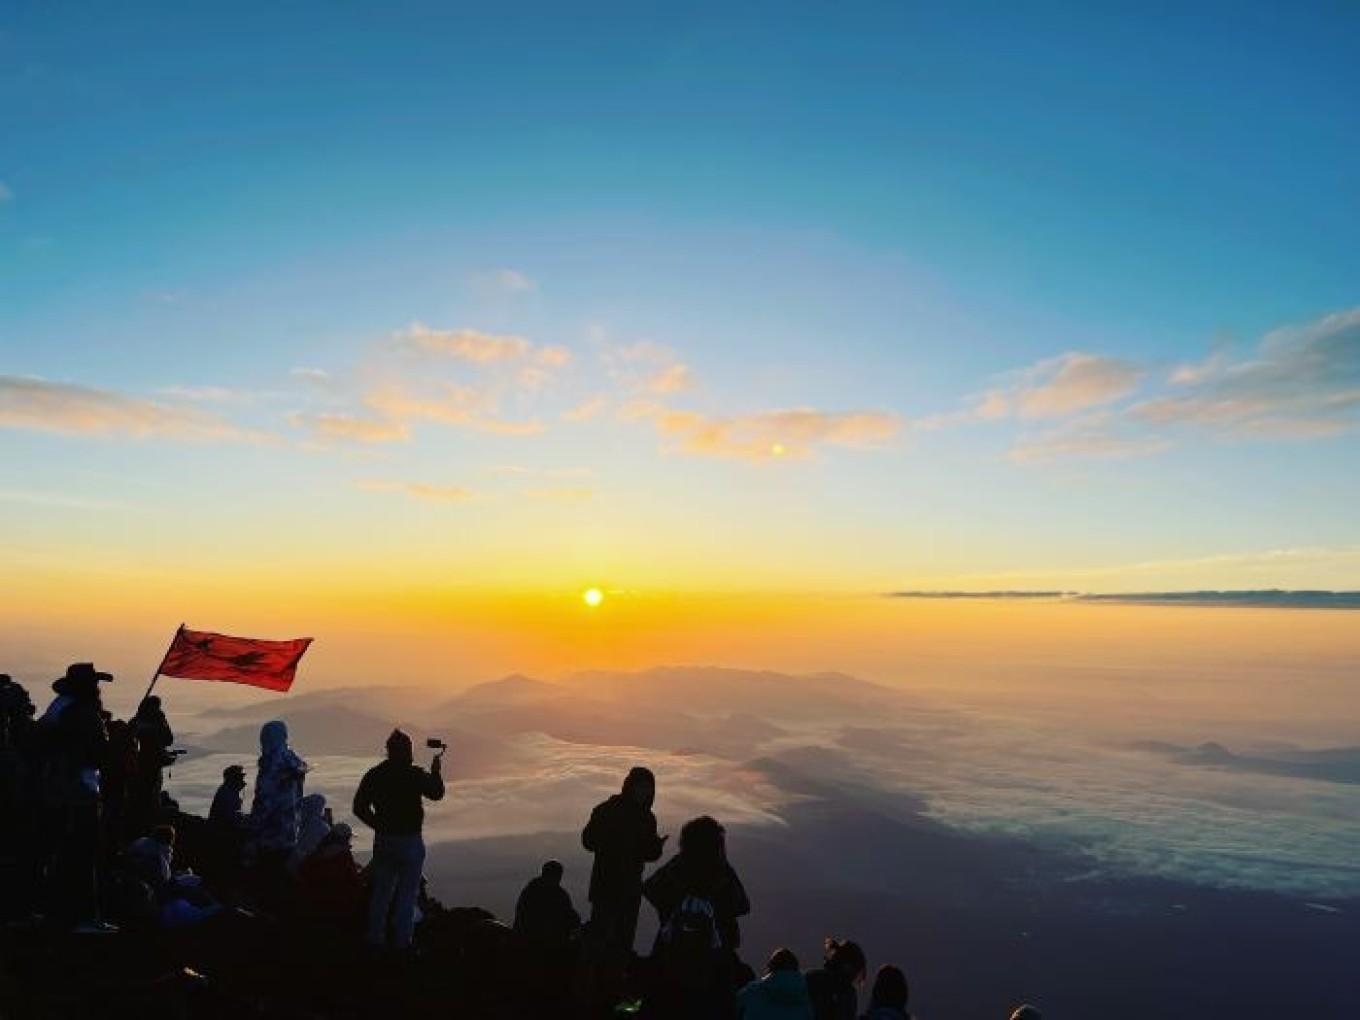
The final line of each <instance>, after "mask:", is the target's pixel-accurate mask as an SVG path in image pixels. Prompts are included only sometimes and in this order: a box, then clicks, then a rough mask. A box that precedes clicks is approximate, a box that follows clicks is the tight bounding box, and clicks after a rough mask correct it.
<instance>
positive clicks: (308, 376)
mask: <svg viewBox="0 0 1360 1020" xmlns="http://www.w3.org/2000/svg"><path fill="white" fill-rule="evenodd" d="M288 374H289V375H291V376H292V377H293V378H294V379H298V380H300V381H302V382H304V383H307V384H308V385H309V386H315V387H317V388H318V389H325V388H326V387H328V386H330V384H331V374H330V373H329V372H327V371H326V370H325V369H324V368H306V367H299V368H291V369H289V370H288Z"/></svg>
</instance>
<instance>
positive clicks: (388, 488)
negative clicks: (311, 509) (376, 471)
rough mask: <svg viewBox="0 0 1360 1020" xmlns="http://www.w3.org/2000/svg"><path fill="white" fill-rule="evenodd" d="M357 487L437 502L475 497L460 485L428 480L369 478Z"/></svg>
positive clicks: (459, 501) (365, 490)
mask: <svg viewBox="0 0 1360 1020" xmlns="http://www.w3.org/2000/svg"><path fill="white" fill-rule="evenodd" d="M358 488H359V489H360V490H361V491H363V492H400V493H404V494H405V495H407V496H410V497H412V498H413V499H423V500H429V501H432V502H439V503H466V502H468V501H469V500H474V499H476V498H477V494H476V493H475V492H473V491H472V490H471V489H468V488H465V487H464V486H462V485H435V484H432V483H430V482H389V481H381V480H371V481H366V482H360V483H359V485H358Z"/></svg>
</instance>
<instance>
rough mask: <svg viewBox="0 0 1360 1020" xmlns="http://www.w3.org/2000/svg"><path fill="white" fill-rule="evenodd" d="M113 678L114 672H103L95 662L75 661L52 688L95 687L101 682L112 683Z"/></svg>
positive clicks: (56, 689) (59, 689)
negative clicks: (96, 666) (97, 667)
mask: <svg viewBox="0 0 1360 1020" xmlns="http://www.w3.org/2000/svg"><path fill="white" fill-rule="evenodd" d="M112 680H113V674H112V673H101V672H100V671H99V670H97V669H95V668H94V663H93V662H73V663H71V664H70V665H69V666H67V667H66V674H65V675H64V676H61V677H58V678H57V680H56V681H55V682H54V683H53V684H52V689H53V690H55V691H63V690H71V689H74V688H77V687H93V686H95V685H96V684H100V683H110V682H111V681H112Z"/></svg>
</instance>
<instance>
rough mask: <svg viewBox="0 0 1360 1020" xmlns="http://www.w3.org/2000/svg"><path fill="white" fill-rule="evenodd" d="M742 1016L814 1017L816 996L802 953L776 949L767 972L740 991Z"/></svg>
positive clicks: (767, 1019)
mask: <svg viewBox="0 0 1360 1020" xmlns="http://www.w3.org/2000/svg"><path fill="white" fill-rule="evenodd" d="M737 1009H738V1011H739V1012H738V1016H740V1017H741V1020H812V1000H811V999H810V998H809V997H808V989H807V980H806V979H805V978H804V977H803V974H802V971H801V970H799V967H798V957H796V956H794V955H793V953H792V951H790V950H788V949H776V950H775V951H774V953H773V954H771V956H770V960H769V962H768V963H766V964H765V976H764V977H763V978H761V979H760V980H759V981H752V982H751V983H750V984H748V985H747V986H746V987H745V988H743V989H742V990H741V991H739V992H738V993H737Z"/></svg>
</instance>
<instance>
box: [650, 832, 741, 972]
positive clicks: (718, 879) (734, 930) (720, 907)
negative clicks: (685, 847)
mask: <svg viewBox="0 0 1360 1020" xmlns="http://www.w3.org/2000/svg"><path fill="white" fill-rule="evenodd" d="M642 894H643V895H644V896H646V897H647V902H648V903H650V904H651V905H652V906H653V907H655V908H656V913H657V917H658V918H659V919H660V921H661V923H662V924H663V925H664V924H665V923H666V921H667V920H669V918H670V916H671V915H672V914H674V913H675V910H676V908H677V907H679V906H680V904H681V903H683V902H684V900H685V897H687V896H698V897H700V898H701V899H705V900H708V902H709V903H711V904H713V921H714V925H715V927H716V928H717V930H718V936H719V938H721V939H722V944H723V946H724V947H725V948H727V949H738V948H740V946H741V929H740V927H739V926H738V925H737V918H739V917H745V916H746V915H747V914H749V913H750V912H751V901H750V900H749V899H747V897H746V890H745V889H744V888H743V887H742V884H741V879H740V878H738V877H737V873H736V871H735V870H733V868H732V865H730V864H728V863H727V861H726V860H723V859H721V858H719V859H716V860H712V861H697V860H695V859H693V858H691V857H689V856H687V855H686V854H683V853H679V854H676V855H675V856H674V857H672V858H671V859H670V860H669V861H667V862H666V863H665V864H663V865H662V866H661V867H660V868H657V870H656V871H654V872H652V875H651V877H650V878H648V879H647V881H646V883H644V885H643V887H642Z"/></svg>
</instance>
